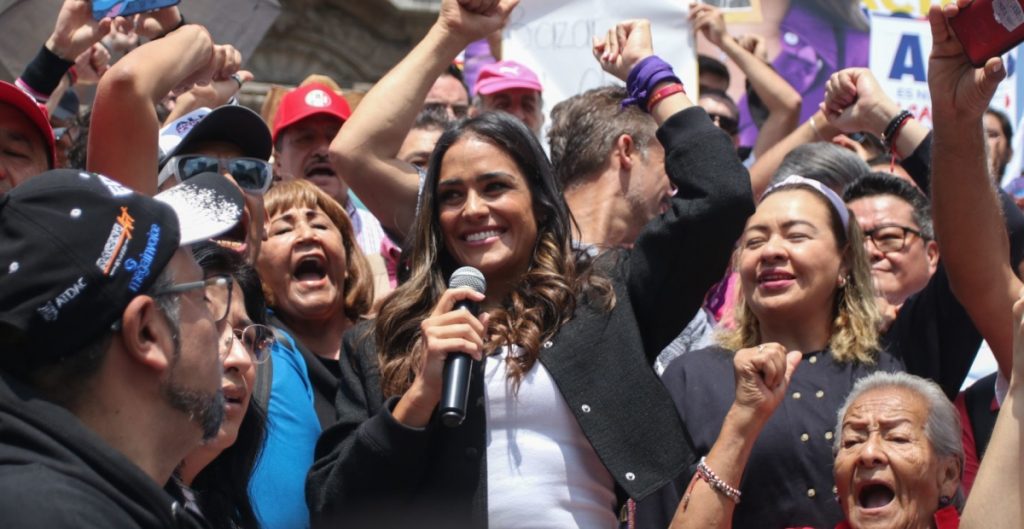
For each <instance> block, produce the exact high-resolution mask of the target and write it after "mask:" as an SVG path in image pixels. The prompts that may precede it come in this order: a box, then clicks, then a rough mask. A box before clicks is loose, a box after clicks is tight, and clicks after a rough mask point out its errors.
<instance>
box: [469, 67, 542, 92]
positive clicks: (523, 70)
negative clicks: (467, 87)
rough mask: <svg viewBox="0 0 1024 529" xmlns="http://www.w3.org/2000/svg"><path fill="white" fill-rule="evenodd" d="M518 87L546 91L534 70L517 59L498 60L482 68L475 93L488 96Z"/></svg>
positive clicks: (474, 89) (474, 88)
mask: <svg viewBox="0 0 1024 529" xmlns="http://www.w3.org/2000/svg"><path fill="white" fill-rule="evenodd" d="M516 88H523V89H527V90H536V91H538V92H543V91H544V87H542V86H541V84H540V79H538V78H537V74H536V73H534V71H533V70H531V69H529V68H527V67H526V66H525V65H523V64H520V63H518V62H516V61H498V62H496V63H493V64H488V65H487V66H484V67H483V68H481V69H480V75H479V76H477V78H476V84H475V85H473V93H474V94H479V95H485V96H487V95H491V94H496V93H498V92H504V91H506V90H513V89H516Z"/></svg>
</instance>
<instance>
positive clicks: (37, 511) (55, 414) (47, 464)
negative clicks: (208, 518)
mask: <svg viewBox="0 0 1024 529" xmlns="http://www.w3.org/2000/svg"><path fill="white" fill-rule="evenodd" d="M0 527H3V528H4V529H19V528H25V529H40V528H46V529H61V528H80V527H89V528H92V527H96V528H100V527H102V528H105V529H119V528H143V529H165V528H166V529H174V528H178V529H185V528H202V527H205V524H203V523H202V522H201V521H200V520H198V519H196V518H195V517H193V516H192V515H191V514H189V513H187V512H186V511H185V509H183V508H182V507H181V505H180V504H179V503H177V502H175V501H174V498H172V497H171V496H170V495H168V494H167V493H166V492H164V491H163V489H161V488H160V486H159V485H158V484H157V483H154V482H153V480H152V479H150V478H149V476H147V475H146V474H145V473H143V471H142V470H141V469H140V468H138V467H137V466H135V465H134V464H132V463H131V462H130V461H129V460H128V459H127V458H125V457H124V456H123V455H122V454H121V453H120V452H118V451H116V450H114V449H113V448H111V447H110V446H109V445H107V444H106V443H104V442H103V440H101V439H100V437H99V436H97V435H96V434H95V433H93V432H92V431H91V430H89V429H88V428H87V427H86V426H85V425H83V424H82V423H81V422H80V421H79V420H78V419H77V418H76V417H75V416H74V415H72V414H71V412H69V411H68V410H66V409H65V408H62V407H60V406H58V405H56V404H53V403H51V402H49V401H46V400H43V399H41V398H39V397H38V396H36V395H34V394H33V392H32V391H31V390H30V389H29V388H27V387H26V386H24V385H22V384H19V383H18V382H17V381H15V380H13V379H11V378H9V377H8V375H6V374H0Z"/></svg>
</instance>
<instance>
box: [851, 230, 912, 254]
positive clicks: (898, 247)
mask: <svg viewBox="0 0 1024 529" xmlns="http://www.w3.org/2000/svg"><path fill="white" fill-rule="evenodd" d="M911 233H912V234H914V235H917V236H918V237H920V238H921V240H927V239H928V238H927V237H925V236H924V235H921V232H920V231H918V230H915V229H913V228H908V227H906V226H897V225H889V226H878V227H876V228H875V229H872V230H867V231H865V232H864V238H865V239H867V240H869V241H871V243H872V244H874V245H875V248H878V251H880V252H882V253H889V252H899V251H902V250H903V248H905V247H906V246H907V235H908V234H911Z"/></svg>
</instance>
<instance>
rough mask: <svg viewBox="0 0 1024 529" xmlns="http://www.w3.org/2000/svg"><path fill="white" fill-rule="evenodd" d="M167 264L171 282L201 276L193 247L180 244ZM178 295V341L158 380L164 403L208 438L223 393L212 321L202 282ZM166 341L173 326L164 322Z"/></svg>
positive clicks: (170, 340)
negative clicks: (193, 423) (170, 271)
mask: <svg viewBox="0 0 1024 529" xmlns="http://www.w3.org/2000/svg"><path fill="white" fill-rule="evenodd" d="M168 266H171V267H172V270H173V271H174V281H175V283H176V284H181V283H191V282H193V281H202V279H203V274H202V270H200V268H199V265H197V264H196V262H195V259H193V258H192V253H191V252H190V251H189V250H188V249H179V250H178V251H177V253H175V254H174V257H173V258H172V259H171V262H170V264H169V265H168ZM176 295H177V297H178V299H179V307H180V309H179V318H180V322H179V326H180V327H179V332H178V333H177V340H178V343H177V345H178V347H176V348H175V349H176V350H175V353H174V355H173V356H172V360H171V362H170V366H169V367H168V371H167V373H166V374H165V375H164V378H163V379H162V380H161V381H160V391H161V393H162V394H163V396H164V398H165V399H166V401H167V403H168V404H169V405H170V406H171V407H172V408H175V409H177V410H178V411H180V412H182V413H184V414H186V415H187V416H188V417H189V418H190V419H192V421H194V422H195V423H197V426H198V427H199V428H200V429H201V431H202V434H203V439H204V440H209V439H212V438H213V437H214V436H215V435H216V434H217V432H218V430H219V428H220V424H221V421H222V419H223V418H224V394H223V393H222V391H221V373H222V369H221V363H220V355H219V349H218V336H219V335H220V333H219V332H218V330H217V325H216V323H214V321H213V318H214V316H213V314H212V313H211V312H210V307H209V306H208V305H207V302H206V299H205V295H204V291H203V289H201V288H198V289H192V290H188V291H186V292H183V293H181V294H176ZM167 332H168V336H166V337H165V338H166V340H165V341H166V343H173V342H174V341H175V338H174V337H173V336H171V334H172V332H173V330H172V329H171V328H170V327H169V326H168V327H167Z"/></svg>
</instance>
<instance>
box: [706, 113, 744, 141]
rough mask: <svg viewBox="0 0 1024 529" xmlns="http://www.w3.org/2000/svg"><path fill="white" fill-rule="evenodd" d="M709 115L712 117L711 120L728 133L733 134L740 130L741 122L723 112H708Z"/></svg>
mask: <svg viewBox="0 0 1024 529" xmlns="http://www.w3.org/2000/svg"><path fill="white" fill-rule="evenodd" d="M708 116H709V117H711V121H713V122H714V123H715V126H717V127H718V128H720V129H722V130H724V131H725V132H726V134H728V135H730V136H732V135H734V134H736V133H737V132H739V130H740V123H739V122H738V121H736V120H735V119H733V118H731V117H729V116H723V115H722V114H715V113H712V112H708Z"/></svg>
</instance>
